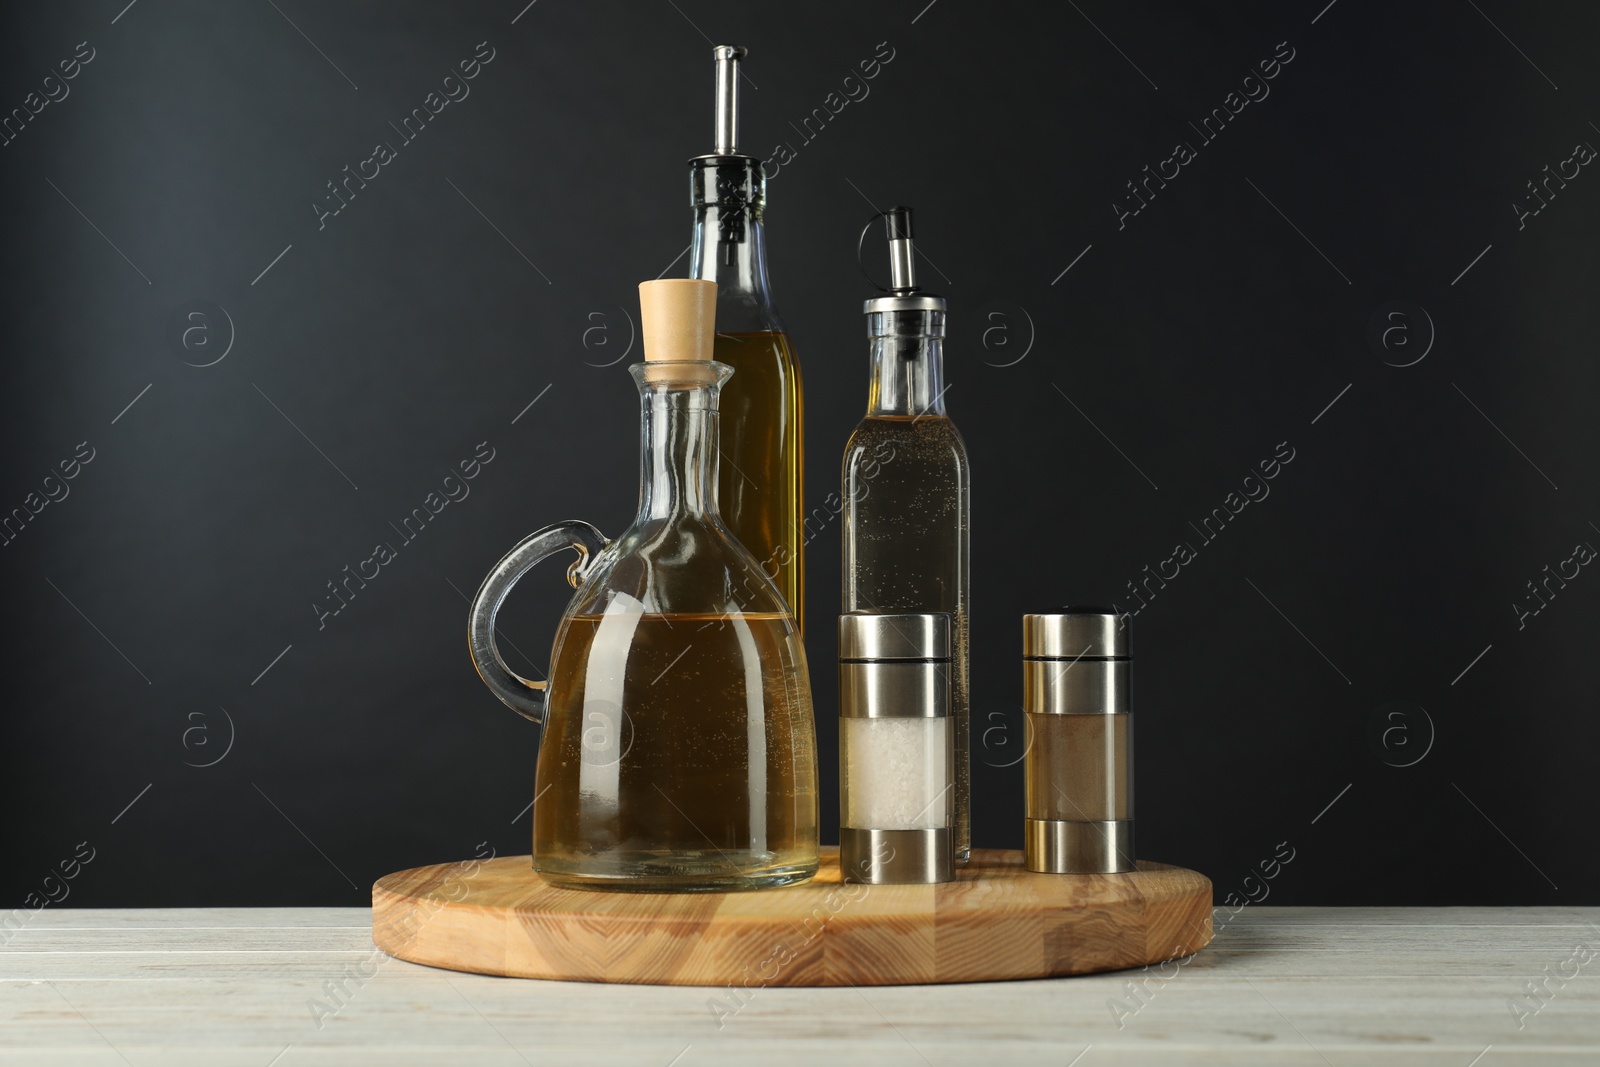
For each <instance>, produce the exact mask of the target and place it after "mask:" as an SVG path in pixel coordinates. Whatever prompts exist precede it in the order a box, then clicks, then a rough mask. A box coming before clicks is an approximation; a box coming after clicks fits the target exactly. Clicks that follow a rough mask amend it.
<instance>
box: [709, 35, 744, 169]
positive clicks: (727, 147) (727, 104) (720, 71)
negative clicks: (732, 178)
mask: <svg viewBox="0 0 1600 1067" xmlns="http://www.w3.org/2000/svg"><path fill="white" fill-rule="evenodd" d="M711 54H712V56H713V57H714V58H715V59H716V61H717V130H716V144H715V148H714V149H713V150H712V151H713V154H714V155H719V156H732V155H738V153H739V60H741V59H743V58H744V57H745V55H746V51H745V49H744V48H742V47H741V46H739V45H736V44H719V45H714V46H712V49H711Z"/></svg>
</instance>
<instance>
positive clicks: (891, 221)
mask: <svg viewBox="0 0 1600 1067" xmlns="http://www.w3.org/2000/svg"><path fill="white" fill-rule="evenodd" d="M883 231H884V236H885V237H887V238H888V239H889V289H890V290H891V291H893V292H896V293H903V292H910V291H911V290H913V289H915V288H916V287H917V264H916V250H915V249H914V248H912V246H911V209H910V208H908V207H892V208H890V209H889V210H888V211H885V212H884V213H883Z"/></svg>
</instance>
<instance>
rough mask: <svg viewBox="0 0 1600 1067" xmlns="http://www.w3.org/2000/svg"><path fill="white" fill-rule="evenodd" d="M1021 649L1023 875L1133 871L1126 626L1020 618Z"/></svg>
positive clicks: (1092, 612) (1082, 618) (1079, 616)
mask: <svg viewBox="0 0 1600 1067" xmlns="http://www.w3.org/2000/svg"><path fill="white" fill-rule="evenodd" d="M1022 645H1023V648H1022V656H1023V661H1022V677H1023V697H1022V700H1023V710H1024V711H1025V712H1027V723H1028V738H1029V743H1028V751H1027V756H1026V758H1025V760H1024V761H1023V778H1024V790H1025V792H1026V794H1027V823H1026V827H1025V841H1024V858H1025V861H1026V864H1027V868H1028V870H1030V871H1039V872H1042V873H1045V874H1117V873H1122V872H1125V871H1131V870H1134V869H1135V868H1134V851H1133V715H1132V706H1131V703H1130V701H1129V697H1128V674H1129V670H1130V668H1131V666H1132V655H1131V654H1130V652H1129V645H1128V627H1127V619H1126V617H1125V616H1122V615H1118V614H1117V613H1116V612H1114V611H1107V610H1103V609H1099V608H1073V609H1068V611H1066V612H1065V613H1062V614H1059V615H1024V616H1023V617H1022Z"/></svg>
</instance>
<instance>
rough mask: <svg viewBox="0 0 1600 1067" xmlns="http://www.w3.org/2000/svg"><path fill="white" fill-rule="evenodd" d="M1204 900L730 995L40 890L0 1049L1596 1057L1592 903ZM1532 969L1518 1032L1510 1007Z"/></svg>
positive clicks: (13, 965)
mask: <svg viewBox="0 0 1600 1067" xmlns="http://www.w3.org/2000/svg"><path fill="white" fill-rule="evenodd" d="M1222 914H1223V913H1221V912H1219V917H1218V920H1217V928H1218V932H1217V935H1216V940H1215V941H1214V943H1213V944H1212V946H1211V947H1210V948H1208V949H1206V950H1205V951H1204V952H1202V953H1200V954H1199V955H1197V956H1195V957H1193V958H1192V959H1190V960H1189V961H1187V962H1185V963H1183V964H1182V965H1181V966H1179V965H1177V964H1173V965H1169V967H1168V972H1169V973H1166V974H1163V973H1162V972H1161V971H1160V970H1159V969H1152V970H1151V971H1148V972H1146V971H1141V970H1135V971H1122V972H1116V973H1110V974H1100V975H1089V976H1083V977H1077V978H1063V979H1053V980H1046V981H1025V982H1005V983H989V984H980V985H950V986H886V987H876V988H860V989H851V988H831V989H830V988H797V989H779V988H757V989H753V990H750V991H748V992H747V993H746V994H745V995H744V996H743V998H742V999H736V998H734V997H733V996H732V995H731V994H727V993H726V991H723V993H722V995H720V996H719V995H718V991H716V990H711V989H704V988H694V987H669V986H611V985H593V984H585V983H565V982H538V981H522V980H510V979H499V978H486V977H482V976H478V975H470V974H460V973H454V972H449V971H441V970H435V969H432V968H428V967H420V966H416V965H414V964H410V963H405V962H403V961H399V960H394V959H391V958H389V957H387V956H384V955H383V954H382V953H380V952H378V951H377V950H376V949H375V948H374V946H373V945H372V943H371V939H370V931H371V927H370V923H371V914H370V912H368V911H367V910H366V909H358V908H341V909H300V910H291V909H213V910H199V909H160V910H129V911H87V910H72V909H61V910H55V909H53V908H52V909H47V910H45V911H43V912H41V913H39V914H37V915H36V916H34V917H33V918H32V919H31V920H30V921H29V922H28V923H27V925H26V926H25V927H24V928H23V929H22V930H21V931H20V932H18V933H16V934H14V935H13V936H12V937H11V940H10V941H9V943H8V944H6V945H5V946H4V947H3V948H0V1064H3V1065H6V1067H10V1065H13V1064H15V1065H29V1067H32V1065H58V1064H61V1065H64V1064H74V1065H77V1064H83V1065H87V1067H96V1065H99V1064H106V1065H119V1064H133V1065H137V1067H144V1065H146V1064H149V1065H157V1064H162V1065H166V1064H172V1065H177V1067H189V1065H195V1067H199V1065H202V1064H203V1065H206V1067H231V1065H241V1067H244V1065H248V1067H268V1065H269V1064H271V1065H272V1067H296V1065H310V1064H383V1065H386V1067H387V1065H402V1067H405V1065H412V1064H416V1065H421V1064H428V1065H436V1064H444V1063H466V1062H470V1063H472V1064H473V1065H474V1067H479V1065H483V1067H494V1065H502V1064H503V1065H506V1067H516V1065H519V1064H523V1065H527V1064H536V1065H539V1067H545V1065H567V1064H573V1065H584V1064H606V1065H611V1064H633V1065H641V1067H668V1065H669V1064H670V1065H672V1067H693V1065H696V1064H734V1063H738V1064H749V1063H760V1064H762V1065H763V1067H765V1065H769V1064H770V1065H779V1067H781V1065H789V1064H794V1065H804V1067H817V1065H818V1064H819V1063H822V1064H827V1065H829V1067H834V1065H847V1064H856V1063H863V1064H872V1065H873V1067H895V1065H899V1064H905V1065H908V1067H918V1065H923V1064H933V1065H939V1067H943V1065H945V1064H950V1065H957V1064H959V1065H970V1064H973V1063H978V1064H981V1065H983V1067H988V1065H990V1064H1009V1063H1026V1064H1035V1063H1037V1064H1049V1065H1053V1067H1066V1065H1068V1064H1073V1065H1074V1067H1096V1065H1097V1064H1123V1065H1138V1064H1158V1063H1159V1064H1173V1063H1194V1064H1260V1065H1263V1067H1264V1065H1268V1064H1273V1065H1276V1064H1288V1065H1291V1067H1297V1065H1302V1064H1303V1065H1306V1067H1313V1065H1317V1067H1327V1065H1335V1067H1345V1065H1350V1067H1356V1065H1366V1064H1407V1065H1422V1064H1427V1065H1433V1064H1439V1065H1450V1067H1469V1065H1471V1067H1501V1065H1505V1064H1534V1065H1555V1064H1561V1065H1566V1064H1572V1065H1578V1064H1583V1065H1592V1064H1595V1063H1597V1062H1600V958H1595V959H1593V960H1591V961H1590V962H1588V963H1587V964H1584V965H1582V966H1581V967H1580V968H1579V969H1578V973H1577V976H1576V977H1574V978H1571V979H1568V980H1567V981H1566V982H1565V984H1564V985H1558V984H1557V982H1556V981H1555V980H1553V979H1546V978H1545V976H1546V973H1547V972H1546V968H1549V972H1548V973H1549V974H1551V975H1559V974H1560V973H1561V972H1562V971H1563V970H1566V971H1568V972H1570V971H1571V969H1572V968H1571V966H1570V965H1567V966H1565V967H1564V964H1565V961H1567V960H1569V959H1570V958H1571V957H1572V952H1573V947H1574V946H1575V945H1577V944H1579V943H1582V944H1586V945H1589V946H1591V947H1594V948H1600V909H1594V908H1537V909H1483V908H1453V909H1318V908H1294V909H1287V908H1271V907H1253V906H1252V907H1246V908H1244V909H1243V910H1242V911H1240V912H1239V913H1238V914H1237V915H1236V916H1232V917H1231V918H1230V919H1229V920H1228V921H1226V922H1224V921H1223V920H1222V918H1221V915H1222ZM1541 980H1544V981H1545V985H1546V989H1547V990H1548V991H1549V992H1548V994H1547V996H1548V999H1547V1000H1546V1001H1545V1002H1544V1004H1543V1006H1542V1007H1541V1008H1540V1010H1539V1011H1538V1012H1537V1014H1533V1015H1528V1016H1525V1017H1523V1019H1522V1020H1521V1021H1522V1024H1523V1025H1522V1028H1521V1029H1520V1030H1519V1029H1518V1025H1517V1023H1518V1020H1517V1018H1516V1017H1515V1016H1514V1015H1513V1014H1512V1012H1511V1010H1510V1009H1509V1008H1508V1003H1507V1002H1508V1000H1509V999H1510V998H1513V997H1517V996H1519V995H1525V985H1524V983H1526V982H1529V981H1534V982H1538V981H1541ZM1129 983H1132V986H1131V987H1130V984H1129ZM341 989H342V992H340V990H341ZM316 1003H320V1004H321V1005H322V1006H323V1007H324V1008H325V1009H327V1010H328V1011H331V1014H323V1015H322V1017H321V1019H320V1023H321V1025H320V1026H319V1025H318V1021H319V1020H318V1019H317V1018H316V1017H315V1016H314V1011H313V1006H314V1004H316ZM1119 1004H1120V1005H1122V1010H1121V1011H1120V1012H1119V1011H1118V1009H1117V1005H1119ZM1119 1024H1120V1025H1119ZM1486 1050H1487V1051H1486Z"/></svg>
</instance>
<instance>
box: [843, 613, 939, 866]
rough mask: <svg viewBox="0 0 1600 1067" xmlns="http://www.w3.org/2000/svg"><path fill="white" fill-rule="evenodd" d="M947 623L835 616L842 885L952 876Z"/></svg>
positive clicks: (934, 616)
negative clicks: (837, 655)
mask: <svg viewBox="0 0 1600 1067" xmlns="http://www.w3.org/2000/svg"><path fill="white" fill-rule="evenodd" d="M951 667H952V663H951V653H950V616H949V615H948V614H945V613H941V612H934V613H920V614H896V615H878V614H869V613H866V612H851V613H849V614H846V615H841V616H839V771H840V773H839V811H840V820H839V821H840V823H841V826H840V828H839V868H840V870H841V872H842V873H843V876H844V880H845V881H847V882H866V883H871V884H875V885H908V884H917V883H927V882H948V881H951V880H953V879H954V878H955V853H954V840H953V837H952V834H951V824H952V822H953V820H954V816H955V720H954V719H953V718H952V717H951V704H950V692H951V687H950V673H951Z"/></svg>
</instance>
